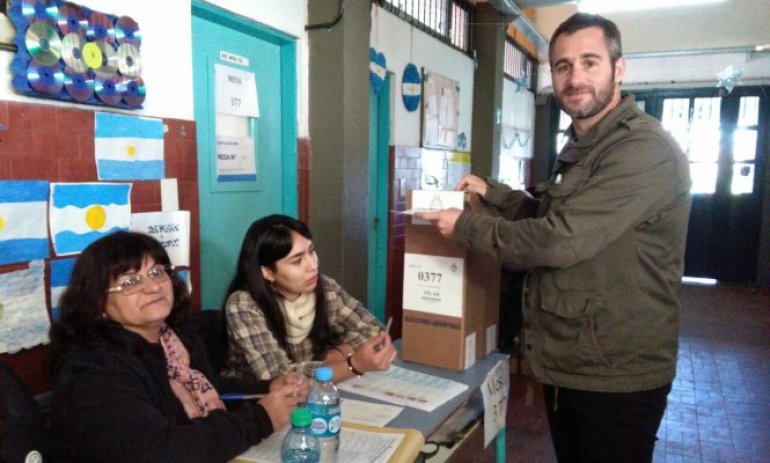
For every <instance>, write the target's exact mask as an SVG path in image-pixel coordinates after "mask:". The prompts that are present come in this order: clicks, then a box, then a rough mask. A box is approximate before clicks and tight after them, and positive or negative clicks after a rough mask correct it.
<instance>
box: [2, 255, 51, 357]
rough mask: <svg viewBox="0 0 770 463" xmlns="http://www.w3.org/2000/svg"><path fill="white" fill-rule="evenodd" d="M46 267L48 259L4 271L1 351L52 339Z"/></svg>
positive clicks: (30, 345) (21, 347) (26, 346)
mask: <svg viewBox="0 0 770 463" xmlns="http://www.w3.org/2000/svg"><path fill="white" fill-rule="evenodd" d="M44 270H45V263H44V261H42V260H34V261H32V262H30V264H29V268H26V269H23V270H17V271H13V272H9V273H3V274H0V353H10V354H12V353H15V352H18V351H20V350H21V349H26V348H29V347H33V346H36V345H38V344H43V343H47V342H48V329H49V328H50V322H49V321H48V312H47V311H46V304H45V288H44V279H43V273H44Z"/></svg>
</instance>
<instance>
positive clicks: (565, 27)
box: [548, 13, 623, 65]
mask: <svg viewBox="0 0 770 463" xmlns="http://www.w3.org/2000/svg"><path fill="white" fill-rule="evenodd" d="M589 27H598V28H599V29H601V30H602V32H604V40H605V41H606V42H607V51H608V52H609V54H610V62H611V63H612V64H613V65H614V64H615V62H617V60H618V58H620V57H621V56H623V46H622V45H621V42H620V31H619V30H618V26H617V25H615V23H614V22H612V21H610V20H609V19H607V18H605V17H603V16H599V15H598V14H588V13H575V14H573V15H572V16H570V17H569V18H567V20H566V21H564V22H563V23H561V24H559V27H557V28H556V30H555V31H554V32H553V35H552V36H551V43H550V46H549V48H550V49H549V50H548V56H549V58H550V56H551V53H552V52H553V46H554V44H555V43H556V39H557V38H559V36H560V35H564V34H573V33H575V32H577V31H579V30H582V29H586V28H589Z"/></svg>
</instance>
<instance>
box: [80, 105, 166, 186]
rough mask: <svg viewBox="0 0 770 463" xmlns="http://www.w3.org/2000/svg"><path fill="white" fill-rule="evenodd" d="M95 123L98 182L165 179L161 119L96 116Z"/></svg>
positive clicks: (114, 115)
mask: <svg viewBox="0 0 770 463" xmlns="http://www.w3.org/2000/svg"><path fill="white" fill-rule="evenodd" d="M94 124H95V127H94V136H95V139H94V154H95V155H96V171H97V174H98V178H99V180H158V179H161V178H164V176H165V170H166V168H165V163H164V161H163V121H162V120H160V119H150V118H146V117H136V116H124V115H121V114H107V113H96V116H95V119H94Z"/></svg>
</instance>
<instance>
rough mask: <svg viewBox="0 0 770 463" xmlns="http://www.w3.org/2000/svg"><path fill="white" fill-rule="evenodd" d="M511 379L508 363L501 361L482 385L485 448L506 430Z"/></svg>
mask: <svg viewBox="0 0 770 463" xmlns="http://www.w3.org/2000/svg"><path fill="white" fill-rule="evenodd" d="M510 378H511V376H510V369H509V365H508V362H507V361H504V360H500V361H499V362H497V365H495V367H494V368H492V371H490V372H489V373H488V374H487V377H486V379H485V380H484V383H483V384H482V385H481V395H482V397H483V399H484V447H486V446H488V445H489V443H490V442H492V439H494V438H495V436H497V434H498V433H499V432H500V430H501V429H503V428H505V413H506V411H507V410H508V389H509V387H510Z"/></svg>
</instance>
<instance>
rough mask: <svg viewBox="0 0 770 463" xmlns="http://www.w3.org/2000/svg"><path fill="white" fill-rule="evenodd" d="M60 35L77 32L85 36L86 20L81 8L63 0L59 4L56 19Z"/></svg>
mask: <svg viewBox="0 0 770 463" xmlns="http://www.w3.org/2000/svg"><path fill="white" fill-rule="evenodd" d="M56 22H57V24H58V26H59V31H61V33H62V35H67V34H77V35H79V36H81V37H85V36H86V31H87V30H88V20H87V19H86V15H85V13H83V9H82V8H80V7H79V6H78V5H75V4H74V3H70V2H64V3H62V4H61V5H60V6H59V16H58V17H57V20H56Z"/></svg>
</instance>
